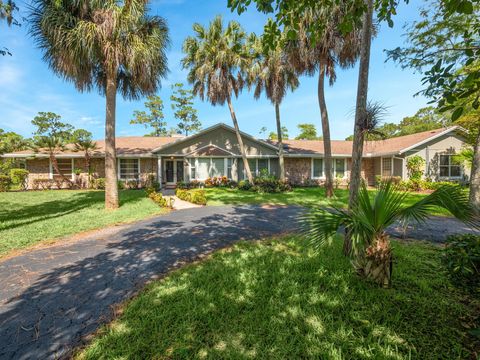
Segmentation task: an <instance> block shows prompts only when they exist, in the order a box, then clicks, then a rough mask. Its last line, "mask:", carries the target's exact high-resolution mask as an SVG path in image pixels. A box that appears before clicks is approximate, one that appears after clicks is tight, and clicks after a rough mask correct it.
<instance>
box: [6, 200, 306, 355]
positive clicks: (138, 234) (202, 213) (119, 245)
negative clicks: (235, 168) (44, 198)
mask: <svg viewBox="0 0 480 360" xmlns="http://www.w3.org/2000/svg"><path fill="white" fill-rule="evenodd" d="M299 211H300V209H299V208H296V207H284V208H268V207H261V206H240V207H230V206H225V207H223V206H222V207H203V208H197V209H189V210H182V211H176V212H172V213H170V214H168V215H165V216H161V217H157V218H153V219H150V220H145V221H140V222H138V223H135V224H133V225H129V226H121V227H118V228H116V229H113V230H112V229H109V230H107V231H105V232H102V231H100V232H98V233H95V234H94V235H91V236H88V237H85V238H82V239H80V240H76V241H73V242H70V243H68V242H66V243H61V244H59V245H56V246H53V247H48V248H45V249H36V250H32V251H30V252H27V253H25V254H24V255H20V256H17V257H14V258H11V259H7V260H5V261H3V262H0V289H1V290H0V358H1V359H47V358H59V357H60V358H61V357H65V356H67V355H68V354H69V353H70V351H71V350H72V348H73V347H75V346H78V345H80V344H81V343H82V340H83V338H84V337H85V336H86V335H88V334H90V333H92V332H93V331H95V330H96V329H97V328H98V327H99V326H100V325H101V324H104V323H105V322H107V321H108V320H110V319H111V318H112V316H113V307H112V306H113V305H115V304H117V303H119V302H121V301H123V300H125V299H127V298H129V297H130V296H132V295H133V294H134V293H135V292H136V291H137V290H138V289H140V288H141V287H142V286H143V285H144V284H145V282H146V281H148V280H151V279H154V278H156V277H160V276H162V275H163V274H165V273H166V272H168V271H169V270H170V269H172V268H175V267H177V266H179V265H181V264H182V263H184V262H188V261H192V260H194V259H196V258H198V257H199V256H201V255H204V254H207V253H209V252H211V251H213V250H215V249H219V248H222V247H226V246H229V245H231V244H232V243H234V242H235V241H238V240H241V239H246V240H249V239H251V240H254V239H261V238H262V237H265V236H271V235H275V234H280V233H282V232H286V231H291V230H294V228H295V223H296V221H295V217H296V216H297V214H298V213H299ZM72 226H75V224H72Z"/></svg>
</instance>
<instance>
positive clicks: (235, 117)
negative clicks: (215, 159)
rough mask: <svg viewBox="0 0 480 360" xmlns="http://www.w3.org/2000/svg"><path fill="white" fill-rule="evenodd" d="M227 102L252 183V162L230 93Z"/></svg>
mask: <svg viewBox="0 0 480 360" xmlns="http://www.w3.org/2000/svg"><path fill="white" fill-rule="evenodd" d="M227 103H228V108H229V109H230V115H231V117H232V121H233V126H234V128H235V134H236V135H237V141H238V145H239V147H240V153H241V154H242V160H243V166H244V167H245V172H246V173H247V178H248V181H250V183H252V184H253V176H252V172H251V171H250V164H249V163H248V159H247V153H246V152H245V146H244V145H243V139H242V135H241V134H240V128H239V127H238V121H237V116H236V115H235V111H234V110H233V105H232V99H231V98H230V95H228V96H227Z"/></svg>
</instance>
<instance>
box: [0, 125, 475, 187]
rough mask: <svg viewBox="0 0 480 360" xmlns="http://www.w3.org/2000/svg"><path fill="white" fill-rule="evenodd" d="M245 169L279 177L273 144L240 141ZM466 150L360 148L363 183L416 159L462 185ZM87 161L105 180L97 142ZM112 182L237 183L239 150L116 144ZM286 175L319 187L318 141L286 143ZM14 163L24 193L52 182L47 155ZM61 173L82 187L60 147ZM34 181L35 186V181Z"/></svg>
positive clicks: (456, 135) (76, 159) (214, 131)
mask: <svg viewBox="0 0 480 360" xmlns="http://www.w3.org/2000/svg"><path fill="white" fill-rule="evenodd" d="M242 136H243V140H244V143H245V147H246V152H247V157H248V161H249V162H250V168H251V170H252V172H253V173H254V174H255V175H258V174H260V172H262V170H264V169H265V170H264V171H268V172H269V173H270V174H274V175H277V174H278V155H277V152H278V149H277V146H276V143H274V142H269V141H264V140H259V139H256V138H254V137H253V136H251V135H248V134H246V133H243V134H242ZM464 144H465V139H464V130H463V129H461V128H460V127H457V126H453V127H449V128H444V129H438V130H432V131H426V132H421V133H417V134H413V135H407V136H402V137H396V138H392V139H387V140H380V141H368V142H366V143H365V148H364V154H363V156H364V159H363V163H362V176H363V177H364V179H366V181H367V182H368V184H369V185H374V183H375V178H376V176H382V177H391V176H397V177H401V178H403V179H406V178H407V170H406V158H407V157H409V156H413V155H420V156H421V157H422V158H423V159H424V160H425V164H426V166H425V171H424V174H425V176H426V177H429V178H431V179H432V180H457V181H462V180H466V179H467V178H468V174H466V173H465V172H464V169H463V168H462V166H461V165H460V164H458V163H456V162H455V160H454V159H453V158H452V155H454V154H455V153H458V152H459V151H460V150H461V148H462V147H463V146H464ZM97 146H98V148H97V150H95V151H94V152H92V154H91V161H90V162H91V164H90V173H91V174H92V175H93V177H96V178H103V177H104V146H105V143H104V141H97ZM116 146H117V156H118V161H117V163H118V177H119V180H122V181H133V182H137V183H139V184H140V186H141V184H142V183H145V182H146V181H147V180H148V179H152V178H155V179H156V180H158V181H159V182H160V183H161V184H162V186H166V187H174V186H175V185H176V183H177V182H179V181H192V180H198V181H203V180H205V179H207V178H208V177H214V176H226V177H228V178H229V179H232V180H235V181H239V180H242V179H244V178H245V173H244V169H243V165H242V158H241V155H240V149H239V146H238V143H237V140H236V136H235V132H234V129H233V128H231V127H230V126H228V125H225V124H217V125H214V126H212V127H209V128H207V129H205V130H203V131H200V132H199V133H197V134H195V135H192V136H188V137H183V138H178V137H119V138H117V140H116ZM284 149H285V151H284V154H285V174H286V178H287V179H288V180H289V181H290V182H291V183H292V184H295V185H306V184H312V183H315V182H318V183H321V182H322V179H323V178H324V173H325V172H324V161H323V142H322V141H318V140H285V141H284ZM332 153H333V158H334V160H333V170H334V177H335V178H337V179H341V180H344V181H347V179H348V177H349V171H350V166H351V153H352V142H351V141H332ZM3 157H6V158H15V159H16V160H17V161H18V163H20V164H23V166H25V168H26V169H27V170H28V171H29V179H28V188H29V189H33V188H35V187H38V186H36V183H38V182H41V181H42V180H45V181H52V182H53V181H54V180H55V179H56V178H58V177H59V174H56V173H55V169H54V167H53V166H52V164H51V161H50V159H49V156H48V154H47V153H42V151H39V152H32V151H20V152H17V153H11V154H4V155H3ZM56 159H57V160H58V165H59V168H60V171H61V172H62V173H63V175H65V176H66V177H68V178H71V179H72V180H73V179H74V178H75V177H76V178H77V179H76V181H78V179H80V181H81V182H83V183H85V182H86V181H87V179H88V171H87V170H86V169H85V160H84V154H82V153H79V152H75V151H73V147H67V149H66V150H65V151H63V152H60V153H58V154H57V155H56ZM39 179H40V181H39Z"/></svg>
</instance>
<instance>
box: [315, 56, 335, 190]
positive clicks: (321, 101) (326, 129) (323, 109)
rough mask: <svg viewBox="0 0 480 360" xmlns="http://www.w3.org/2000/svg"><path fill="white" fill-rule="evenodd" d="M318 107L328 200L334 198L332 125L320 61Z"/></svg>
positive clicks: (321, 62)
mask: <svg viewBox="0 0 480 360" xmlns="http://www.w3.org/2000/svg"><path fill="white" fill-rule="evenodd" d="M318 105H319V107H320V115H321V118H322V133H323V148H324V161H325V195H326V197H327V198H331V197H332V196H333V174H332V169H333V166H332V143H331V140H330V125H329V123H328V112H327V103H326V102H325V66H324V62H323V61H322V60H320V73H319V75H318Z"/></svg>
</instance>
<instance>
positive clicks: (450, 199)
mask: <svg viewBox="0 0 480 360" xmlns="http://www.w3.org/2000/svg"><path fill="white" fill-rule="evenodd" d="M435 206H439V207H441V208H444V209H445V210H448V211H449V212H450V213H451V214H452V215H453V216H455V217H456V218H457V219H459V220H461V221H462V222H464V223H465V224H467V225H469V226H470V227H472V228H475V229H480V219H479V217H478V216H477V215H476V214H475V211H474V209H473V207H472V205H471V204H470V203H469V199H468V195H467V194H466V192H465V191H464V190H463V189H462V188H461V187H460V186H458V185H443V186H442V187H440V188H439V189H437V190H435V191H434V192H433V193H431V194H430V195H428V196H426V197H425V198H423V199H422V200H420V201H418V202H417V203H415V204H413V205H412V206H409V207H406V208H404V209H402V211H401V212H400V214H399V218H400V219H401V220H402V221H403V222H404V223H405V224H406V223H408V222H412V221H415V222H420V223H421V222H425V220H426V219H427V218H428V216H429V213H430V211H431V210H432V208H433V207H435Z"/></svg>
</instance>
